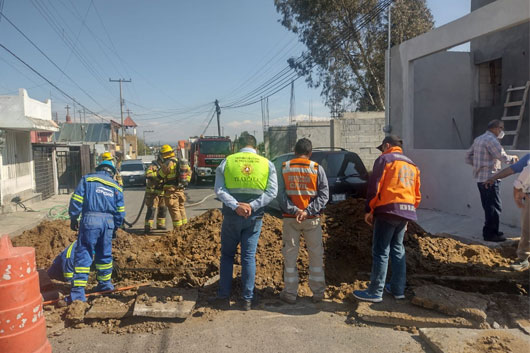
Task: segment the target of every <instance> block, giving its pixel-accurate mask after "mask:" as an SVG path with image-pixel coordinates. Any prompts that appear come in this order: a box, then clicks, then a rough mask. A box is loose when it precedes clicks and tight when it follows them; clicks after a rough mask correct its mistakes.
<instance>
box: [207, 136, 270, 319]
mask: <svg viewBox="0 0 530 353" xmlns="http://www.w3.org/2000/svg"><path fill="white" fill-rule="evenodd" d="M239 146H244V147H243V148H242V149H241V150H240V151H239V152H238V153H234V154H232V155H230V156H228V157H226V159H225V160H224V161H222V162H221V164H220V165H219V167H217V169H216V171H215V193H216V195H217V197H218V198H219V200H221V202H222V203H223V225H222V227H221V264H220V270H219V272H220V273H219V277H220V278H219V290H218V291H217V296H215V297H212V298H209V299H208V302H209V303H210V304H212V305H214V306H217V307H223V308H228V307H229V306H230V291H231V288H232V276H233V267H234V256H235V255H236V251H237V247H238V245H239V244H241V284H242V289H241V299H242V302H241V304H242V308H243V310H250V309H251V306H252V303H253V302H255V301H256V298H255V296H254V283H255V277H256V248H257V246H258V239H259V235H260V233H261V225H262V219H263V214H264V209H265V206H267V205H268V204H269V203H270V202H271V201H272V200H273V199H274V198H275V197H276V193H277V191H278V182H277V180H276V169H275V168H274V164H272V162H270V161H269V160H268V159H267V158H265V157H262V156H260V155H258V154H257V152H256V138H255V137H254V136H252V135H243V136H241V137H240V138H239Z"/></svg>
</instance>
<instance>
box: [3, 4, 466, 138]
mask: <svg viewBox="0 0 530 353" xmlns="http://www.w3.org/2000/svg"><path fill="white" fill-rule="evenodd" d="M2 3H3V7H1V6H2V5H1V4H2ZM427 5H428V6H429V8H430V9H431V11H432V13H433V16H434V20H435V25H436V26H437V27H438V26H441V25H443V24H445V23H447V22H450V21H452V20H455V19H457V18H458V17H461V16H463V15H465V14H467V13H468V12H469V9H470V0H427ZM0 10H2V11H3V14H4V15H5V16H6V17H5V18H2V17H0V44H1V45H2V46H4V47H5V48H7V49H8V50H10V51H11V52H12V53H14V54H15V55H17V56H18V57H19V58H20V59H22V60H23V61H24V62H26V63H27V64H28V65H30V66H31V67H32V68H34V69H35V70H36V71H37V72H39V73H40V74H41V75H43V76H44V77H45V78H46V79H48V80H49V81H50V82H52V83H53V84H54V85H55V86H57V87H58V88H60V89H61V90H62V91H63V92H64V93H66V94H67V95H69V96H70V97H72V98H74V99H75V100H76V101H78V102H79V103H81V104H83V105H84V106H85V107H87V108H88V109H89V110H90V111H92V112H94V113H96V114H97V115H98V116H99V117H91V114H90V113H86V115H87V117H88V118H87V120H88V121H91V122H98V121H104V120H108V119H114V120H116V121H118V122H119V121H120V99H119V83H116V82H109V79H113V80H117V79H125V80H129V79H130V80H131V82H124V83H123V84H122V88H123V99H124V109H125V110H127V109H128V110H129V114H130V116H131V117H132V118H133V120H134V121H135V122H136V123H137V124H138V132H139V134H140V136H142V137H143V136H145V138H146V140H147V142H148V143H155V142H158V141H161V142H162V143H166V142H167V143H174V142H175V141H176V140H179V139H187V138H188V137H189V136H196V135H199V134H202V133H204V134H205V135H217V125H216V119H215V116H214V110H213V109H214V101H215V100H216V99H218V100H219V102H220V105H221V106H222V107H223V106H227V105H230V103H232V102H234V101H236V100H238V99H239V98H242V97H245V96H246V95H247V94H249V93H251V92H252V91H253V90H255V89H256V88H257V87H259V86H260V85H262V84H264V83H265V82H267V80H269V79H271V78H273V77H274V75H276V74H277V73H279V72H281V70H282V69H284V68H286V67H287V59H288V58H290V57H298V56H299V55H300V54H301V53H302V52H303V50H304V46H303V45H302V44H301V43H300V42H298V40H297V37H296V36H295V35H294V34H293V33H291V32H289V31H288V30H287V29H285V28H284V27H283V26H282V25H281V24H280V23H279V22H278V20H279V19H280V15H279V14H278V13H277V12H276V9H275V6H274V1H273V0H222V1H219V0H194V1H174V0H159V1H141V0H113V1H108V0H0ZM8 20H9V21H11V22H12V23H13V24H14V25H15V26H16V27H17V28H18V29H19V30H20V31H21V32H22V33H23V34H24V35H25V36H26V37H27V38H29V39H30V40H31V41H32V42H33V43H34V44H35V45H36V46H37V47H38V48H39V49H40V50H41V51H42V52H43V53H44V54H46V56H47V57H48V58H49V59H50V60H51V61H52V62H53V64H52V63H51V62H50V61H49V60H48V59H47V58H46V57H45V56H44V55H43V54H42V53H40V52H39V51H38V50H37V49H36V48H35V47H34V46H32V44H30V42H29V41H28V40H27V39H26V38H25V37H24V36H23V35H22V34H21V33H20V32H18V31H17V30H16V29H15V28H14V27H13V26H12V25H11V24H10V23H9V21H8ZM55 65H56V66H57V67H56V66H55ZM19 88H25V89H26V90H27V91H28V94H29V96H30V97H31V98H34V99H38V100H41V101H45V100H46V99H51V101H52V111H53V112H54V113H55V112H57V115H58V118H59V121H64V119H65V116H66V109H65V107H66V105H67V104H68V105H69V106H70V107H73V105H74V102H73V101H72V99H70V98H68V97H65V95H64V94H63V93H61V92H59V91H58V90H57V89H55V88H54V87H52V86H51V85H50V84H49V83H48V82H46V81H44V79H42V78H41V77H39V76H38V75H37V74H36V73H35V72H33V71H31V70H30V69H29V68H28V67H27V66H25V65H24V64H23V63H21V62H20V61H18V60H17V59H16V58H15V57H13V56H12V55H11V54H9V53H8V52H7V51H6V50H5V49H4V48H2V47H1V46H0V95H16V94H18V89H19ZM294 96H295V116H296V119H298V120H307V119H309V116H311V118H312V119H314V120H317V119H327V118H329V109H328V108H327V107H325V105H324V103H323V100H322V98H321V96H320V90H319V89H310V88H308V87H307V85H306V83H305V81H304V79H303V78H301V79H299V80H297V81H296V82H295V83H294ZM290 97H291V90H290V87H289V86H288V87H286V88H285V89H283V90H282V91H280V92H278V93H277V94H275V95H273V96H271V97H270V98H269V119H270V124H271V125H285V124H287V123H288V119H289V110H290ZM257 98H258V99H259V97H257ZM82 109H83V108H82V107H80V106H76V108H75V111H76V112H75V118H74V119H75V121H79V119H80V115H82V114H79V113H78V112H77V110H82ZM73 115H74V114H73V108H71V109H70V116H72V117H74V116H73ZM125 116H127V112H126V111H125ZM212 117H213V118H212ZM261 117H262V114H261V104H260V103H259V102H258V103H256V104H253V105H250V106H246V107H241V108H234V109H221V117H220V119H221V126H222V131H221V133H222V134H223V135H227V136H232V137H234V136H235V135H236V134H240V133H241V132H242V131H245V130H247V131H249V132H250V133H255V135H256V137H257V139H258V141H260V140H262V121H261V120H262V118H261ZM101 119H103V120H101ZM210 120H211V123H210V124H209V125H208V121H210ZM144 131H145V134H144Z"/></svg>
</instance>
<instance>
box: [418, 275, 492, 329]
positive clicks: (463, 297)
mask: <svg viewBox="0 0 530 353" xmlns="http://www.w3.org/2000/svg"><path fill="white" fill-rule="evenodd" d="M412 303H413V304H415V305H418V306H422V307H424V308H427V309H434V310H437V311H439V312H441V313H444V314H447V315H455V316H461V317H465V318H468V319H470V320H473V321H475V322H477V323H479V324H480V323H483V322H485V321H486V317H487V315H486V309H487V308H488V300H486V299H484V298H483V297H481V296H480V295H478V294H473V293H468V292H462V291H458V290H454V289H451V288H447V287H443V286H440V285H437V284H429V285H425V286H421V287H417V288H414V297H413V298H412Z"/></svg>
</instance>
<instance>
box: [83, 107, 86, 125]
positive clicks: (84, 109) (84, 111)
mask: <svg viewBox="0 0 530 353" xmlns="http://www.w3.org/2000/svg"><path fill="white" fill-rule="evenodd" d="M83 122H84V123H85V124H86V108H85V107H83Z"/></svg>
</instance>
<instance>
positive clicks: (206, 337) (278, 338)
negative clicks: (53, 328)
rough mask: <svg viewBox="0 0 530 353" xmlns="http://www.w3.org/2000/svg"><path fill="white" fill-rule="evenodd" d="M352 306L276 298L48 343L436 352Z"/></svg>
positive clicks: (106, 349)
mask: <svg viewBox="0 0 530 353" xmlns="http://www.w3.org/2000/svg"><path fill="white" fill-rule="evenodd" d="M351 309H352V304H351V303H344V304H338V303H332V302H325V303H320V304H313V303H311V302H310V300H309V299H305V300H303V301H299V302H298V303H297V304H296V305H289V304H282V303H281V302H279V301H273V302H271V303H269V304H268V305H260V307H259V308H258V309H257V310H252V311H249V312H243V311H239V310H229V311H224V312H220V313H218V314H216V315H214V316H213V317H199V316H198V315H196V316H192V317H190V318H188V319H187V320H186V321H184V322H182V323H173V324H171V326H170V327H169V328H167V329H163V330H159V331H155V332H154V333H136V334H134V333H133V334H120V335H117V334H101V331H102V328H83V329H77V330H76V329H66V330H65V331H64V333H62V334H61V335H60V336H52V337H51V338H50V343H51V344H52V347H53V350H54V352H71V353H84V352H91V353H98V352H102V353H125V352H127V353H144V352H145V353H155V352H157V353H158V352H189V353H210V352H212V353H214V352H215V353H217V352H231V353H247V352H264V353H283V352H293V353H294V352H297V353H298V352H306V353H317V352H318V353H321V352H327V353H334V352H337V353H343V352H359V353H360V352H362V353H381V352H385V353H404V352H407V353H421V352H426V353H432V352H433V351H432V350H431V349H430V348H429V347H427V346H426V345H425V343H423V342H422V341H421V339H420V338H419V336H417V335H411V334H409V333H407V332H403V331H396V330H393V329H392V328H389V327H379V326H366V325H362V324H361V323H359V322H355V319H352V318H349V317H348V313H349V311H350V310H351ZM347 322H348V323H347Z"/></svg>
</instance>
